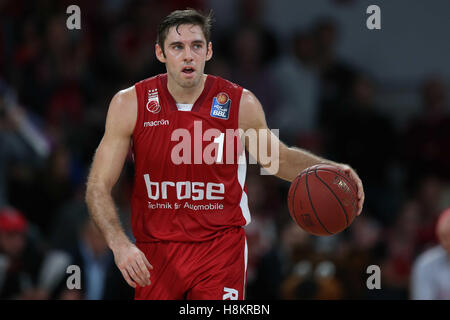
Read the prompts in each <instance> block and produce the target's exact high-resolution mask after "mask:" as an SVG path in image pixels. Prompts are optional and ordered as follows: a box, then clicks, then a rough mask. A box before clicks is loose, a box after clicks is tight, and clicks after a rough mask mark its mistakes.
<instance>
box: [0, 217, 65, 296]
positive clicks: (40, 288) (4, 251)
mask: <svg viewBox="0 0 450 320" xmlns="http://www.w3.org/2000/svg"><path fill="white" fill-rule="evenodd" d="M30 229H31V228H30V225H29V223H28V221H27V220H26V219H25V217H24V216H23V215H22V213H20V212H19V211H17V210H16V209H14V208H3V209H1V210H0V299H48V298H50V297H52V295H53V294H54V293H55V291H54V290H55V289H56V287H57V285H58V282H59V281H60V280H61V278H62V275H63V274H64V272H65V268H64V264H65V262H67V258H66V256H65V255H64V254H62V253H60V252H46V251H44V250H43V248H42V246H40V245H39V241H38V239H37V238H35V237H33V235H32V231H31V230H30ZM61 262H62V264H61Z"/></svg>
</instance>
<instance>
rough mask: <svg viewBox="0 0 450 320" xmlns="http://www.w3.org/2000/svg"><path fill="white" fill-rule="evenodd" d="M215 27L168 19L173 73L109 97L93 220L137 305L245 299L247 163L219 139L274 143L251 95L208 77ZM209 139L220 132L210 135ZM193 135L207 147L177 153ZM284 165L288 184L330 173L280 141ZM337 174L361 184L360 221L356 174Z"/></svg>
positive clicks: (188, 15)
mask: <svg viewBox="0 0 450 320" xmlns="http://www.w3.org/2000/svg"><path fill="white" fill-rule="evenodd" d="M210 26H211V18H210V16H204V15H202V14H201V13H199V12H197V11H195V10H184V11H175V12H172V13H171V14H170V15H168V16H167V17H166V18H165V19H164V20H163V21H162V23H161V24H160V27H159V30H158V39H157V44H156V45H155V52H156V57H157V58H158V60H159V61H161V62H162V63H164V64H165V65H166V69H167V73H166V74H160V75H157V76H154V77H152V78H148V79H145V80H143V81H141V82H139V83H136V84H135V85H134V86H132V87H130V88H128V89H125V90H122V91H120V92H118V93H117V94H116V95H115V96H114V97H113V99H112V101H111V103H110V106H109V111H108V115H107V119H106V128H105V133H104V136H103V139H102V140H101V142H100V145H99V147H98V149H97V151H96V154H95V157H94V160H93V164H92V168H91V171H90V175H89V178H88V183H87V192H86V201H87V203H88V207H89V210H90V214H91V215H92V217H93V219H94V221H95V222H96V223H97V225H98V226H99V228H100V230H101V231H102V232H103V234H104V236H105V238H106V241H107V243H108V245H109V247H110V248H111V250H112V251H113V253H114V257H115V262H116V264H117V266H118V268H119V269H120V271H121V272H122V274H123V277H124V278H125V280H126V281H127V282H128V284H129V285H130V286H132V287H134V288H135V299H211V300H217V299H219V300H222V299H240V300H241V299H245V285H246V284H245V281H246V268H247V243H246V238H245V232H244V229H243V228H242V227H243V226H245V225H246V224H248V223H249V222H250V213H249V210H248V205H247V194H246V187H245V172H246V171H245V165H243V164H242V163H241V164H240V163H239V161H237V160H239V159H242V157H245V153H244V152H242V150H241V152H239V151H236V152H235V153H234V154H231V155H230V151H229V150H228V148H225V145H228V144H229V143H232V141H224V140H233V139H229V137H228V136H226V137H225V136H224V133H225V132H226V130H230V129H232V130H237V129H242V130H243V131H244V132H245V131H246V130H248V129H254V130H262V131H263V132H264V133H265V135H266V137H270V138H271V139H273V140H272V141H278V140H277V139H278V138H277V137H275V136H274V135H273V134H272V133H271V132H270V130H269V129H268V128H267V125H266V120H265V116H264V111H263V108H262V106H261V104H260V103H259V101H258V99H257V98H256V97H255V96H254V95H253V94H252V93H251V92H250V91H248V90H245V89H243V88H242V87H240V86H239V85H237V84H234V83H231V82H229V81H227V80H224V79H222V78H219V77H216V76H212V75H207V74H204V73H203V71H204V68H205V63H206V61H208V60H210V59H211V57H212V55H213V50H212V44H211V42H210ZM287 116H288V115H287ZM208 130H209V132H215V133H216V134H215V135H209V137H207V134H206V132H208ZM211 130H213V131H211ZM203 133H204V135H203V140H202V134H203ZM186 135H187V136H189V135H190V136H191V137H192V136H194V140H195V136H197V138H198V137H199V136H200V142H198V140H195V141H193V142H192V141H189V142H188V143H187V144H185V146H187V147H191V146H193V148H192V149H193V152H192V153H191V149H189V148H185V149H183V151H180V144H181V143H182V142H183V143H184V142H186V141H185V140H184V139H187V138H186ZM259 139H261V138H259ZM238 140H239V139H238ZM269 142H270V141H269ZM130 144H131V146H132V151H133V158H134V162H135V180H134V189H133V194H132V200H131V208H132V216H131V223H132V230H133V235H134V237H135V239H136V244H133V243H132V242H131V241H130V240H129V239H128V238H127V236H126V235H125V233H124V231H123V229H122V227H121V225H120V223H119V219H118V216H117V213H116V210H115V208H114V202H113V199H112V197H111V189H112V188H113V186H114V184H115V183H116V181H117V179H118V177H119V175H120V173H121V170H122V167H123V164H124V161H125V158H126V156H127V153H128V151H129V148H130ZM210 144H213V145H214V146H215V148H216V149H215V150H216V152H215V159H214V160H215V161H214V162H212V163H211V162H209V163H206V160H204V159H198V156H199V155H200V158H201V155H203V154H207V153H208V152H207V151H208V150H207V148H208V146H210ZM272 144H273V143H272ZM272 144H271V143H269V144H268V146H267V148H268V149H269V148H270V147H271V145H272ZM247 147H248V146H247ZM181 149H182V148H181ZM199 149H200V153H199V152H198V150H199ZM202 151H203V152H202ZM212 154H214V153H212ZM254 156H255V157H256V158H258V154H256V155H254ZM180 159H181V160H180ZM225 159H232V160H234V161H225ZM189 160H191V162H190V161H189ZM258 160H260V159H258ZM277 161H279V170H278V171H277V172H275V174H276V175H277V176H278V177H280V178H282V179H285V180H287V181H292V180H293V179H294V178H295V177H296V176H297V175H298V174H299V173H300V172H301V171H302V170H303V169H305V168H307V167H309V166H312V165H315V164H319V163H328V164H334V163H332V162H330V161H327V160H325V159H322V158H319V157H317V156H315V155H312V154H311V153H308V152H307V151H304V150H301V149H297V148H288V147H287V146H285V145H284V144H282V143H280V148H279V159H277ZM266 166H267V164H266ZM339 166H340V168H341V169H342V170H343V171H345V172H346V173H347V174H349V175H351V176H352V177H353V178H354V179H355V181H357V183H358V189H359V190H358V198H359V202H358V214H359V213H360V212H361V209H362V204H363V201H364V193H363V188H362V183H361V180H360V179H359V178H358V176H357V175H356V173H355V172H354V171H353V170H352V169H351V168H350V167H349V166H347V165H340V164H339ZM150 273H151V280H150Z"/></svg>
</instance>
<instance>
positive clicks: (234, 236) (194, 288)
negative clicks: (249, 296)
mask: <svg viewBox="0 0 450 320" xmlns="http://www.w3.org/2000/svg"><path fill="white" fill-rule="evenodd" d="M136 246H137V247H138V248H139V249H140V250H141V251H142V252H143V253H144V254H145V256H146V257H147V260H148V261H149V262H150V264H151V265H152V266H153V270H150V274H151V275H150V280H151V282H152V283H151V285H149V286H146V287H139V286H137V287H136V289H135V299H136V300H181V299H189V300H229V299H230V300H244V299H245V286H246V278H247V240H246V237H245V231H244V229H243V228H233V229H230V230H229V231H226V232H225V233H224V234H222V235H220V236H218V237H217V238H214V239H212V240H209V241H204V242H169V241H164V242H156V243H139V242H137V243H136Z"/></svg>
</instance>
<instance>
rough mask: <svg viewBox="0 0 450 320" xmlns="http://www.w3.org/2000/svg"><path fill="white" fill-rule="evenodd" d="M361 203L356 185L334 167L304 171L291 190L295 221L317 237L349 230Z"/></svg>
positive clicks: (314, 167) (289, 200)
mask: <svg viewBox="0 0 450 320" xmlns="http://www.w3.org/2000/svg"><path fill="white" fill-rule="evenodd" d="M357 204H358V198H357V186H356V183H355V182H354V181H353V179H351V178H350V177H349V176H348V175H347V174H345V173H344V172H343V171H341V170H340V169H338V168H337V167H335V166H331V165H315V166H312V167H309V168H307V169H305V170H303V171H302V172H301V173H300V174H299V175H298V177H297V178H295V179H294V181H292V183H291V187H290V188H289V195H288V208H289V213H290V214H291V217H292V219H294V221H295V222H296V223H297V224H298V225H299V226H300V227H301V228H302V229H304V230H305V231H307V232H309V233H311V234H313V235H317V236H329V235H333V234H336V233H339V232H341V231H342V230H344V229H345V228H347V227H348V226H349V225H350V224H351V223H352V222H353V219H354V218H355V216H356V213H357V208H358V205H357Z"/></svg>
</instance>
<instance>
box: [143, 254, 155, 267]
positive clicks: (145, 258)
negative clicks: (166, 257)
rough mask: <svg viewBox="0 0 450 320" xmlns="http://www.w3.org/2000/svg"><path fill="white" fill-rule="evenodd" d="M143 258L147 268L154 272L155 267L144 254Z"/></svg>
mask: <svg viewBox="0 0 450 320" xmlns="http://www.w3.org/2000/svg"><path fill="white" fill-rule="evenodd" d="M141 257H142V261H144V263H145V265H146V266H147V268H148V269H150V270H153V266H152V265H151V264H150V262H148V260H147V257H146V256H145V254H143V253H142V255H141Z"/></svg>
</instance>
